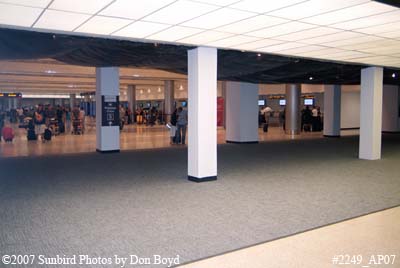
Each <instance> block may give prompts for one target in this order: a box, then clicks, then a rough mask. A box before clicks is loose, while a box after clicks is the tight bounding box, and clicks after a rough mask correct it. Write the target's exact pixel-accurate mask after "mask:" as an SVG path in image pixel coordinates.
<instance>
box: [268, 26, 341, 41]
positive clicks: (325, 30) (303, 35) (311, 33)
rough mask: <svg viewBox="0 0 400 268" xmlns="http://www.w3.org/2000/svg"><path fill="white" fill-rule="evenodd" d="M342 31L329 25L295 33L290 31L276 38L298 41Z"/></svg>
mask: <svg viewBox="0 0 400 268" xmlns="http://www.w3.org/2000/svg"><path fill="white" fill-rule="evenodd" d="M338 32H341V30H337V29H333V28H329V27H318V28H313V29H308V30H304V31H299V32H295V33H290V34H286V35H279V36H276V37H275V38H276V39H279V40H284V41H298V40H302V39H308V38H313V37H318V36H323V35H328V34H334V33H338Z"/></svg>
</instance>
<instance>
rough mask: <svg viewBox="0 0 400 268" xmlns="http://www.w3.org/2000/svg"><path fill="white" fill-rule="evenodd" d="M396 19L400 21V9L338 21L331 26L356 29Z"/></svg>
mask: <svg viewBox="0 0 400 268" xmlns="http://www.w3.org/2000/svg"><path fill="white" fill-rule="evenodd" d="M395 21H400V10H395V11H391V12H385V13H383V14H379V15H374V16H369V17H366V18H361V19H356V20H350V21H346V22H341V23H336V24H333V25H331V26H332V27H335V28H340V29H344V30H354V29H358V28H366V27H371V26H376V25H381V24H385V23H390V22H395Z"/></svg>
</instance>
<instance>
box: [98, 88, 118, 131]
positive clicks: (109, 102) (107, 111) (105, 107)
mask: <svg viewBox="0 0 400 268" xmlns="http://www.w3.org/2000/svg"><path fill="white" fill-rule="evenodd" d="M101 102H102V106H101V107H102V124H101V125H102V126H103V127H112V126H119V96H108V95H103V96H101Z"/></svg>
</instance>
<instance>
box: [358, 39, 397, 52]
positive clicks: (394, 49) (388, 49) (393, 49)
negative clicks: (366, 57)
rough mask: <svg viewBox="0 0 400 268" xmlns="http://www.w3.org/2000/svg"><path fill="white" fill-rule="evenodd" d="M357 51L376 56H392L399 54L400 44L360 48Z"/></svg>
mask: <svg viewBox="0 0 400 268" xmlns="http://www.w3.org/2000/svg"><path fill="white" fill-rule="evenodd" d="M359 50H360V51H362V52H366V53H373V54H377V55H392V54H395V53H400V42H398V44H397V45H394V46H385V47H371V48H362V49H359Z"/></svg>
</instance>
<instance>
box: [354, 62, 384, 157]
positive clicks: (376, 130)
mask: <svg viewBox="0 0 400 268" xmlns="http://www.w3.org/2000/svg"><path fill="white" fill-rule="evenodd" d="M382 86H383V68H381V67H369V68H365V69H362V70H361V103H360V106H361V107H360V109H361V113H360V148H359V158H360V159H366V160H377V159H380V158H381V143H382V133H381V132H382Z"/></svg>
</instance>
